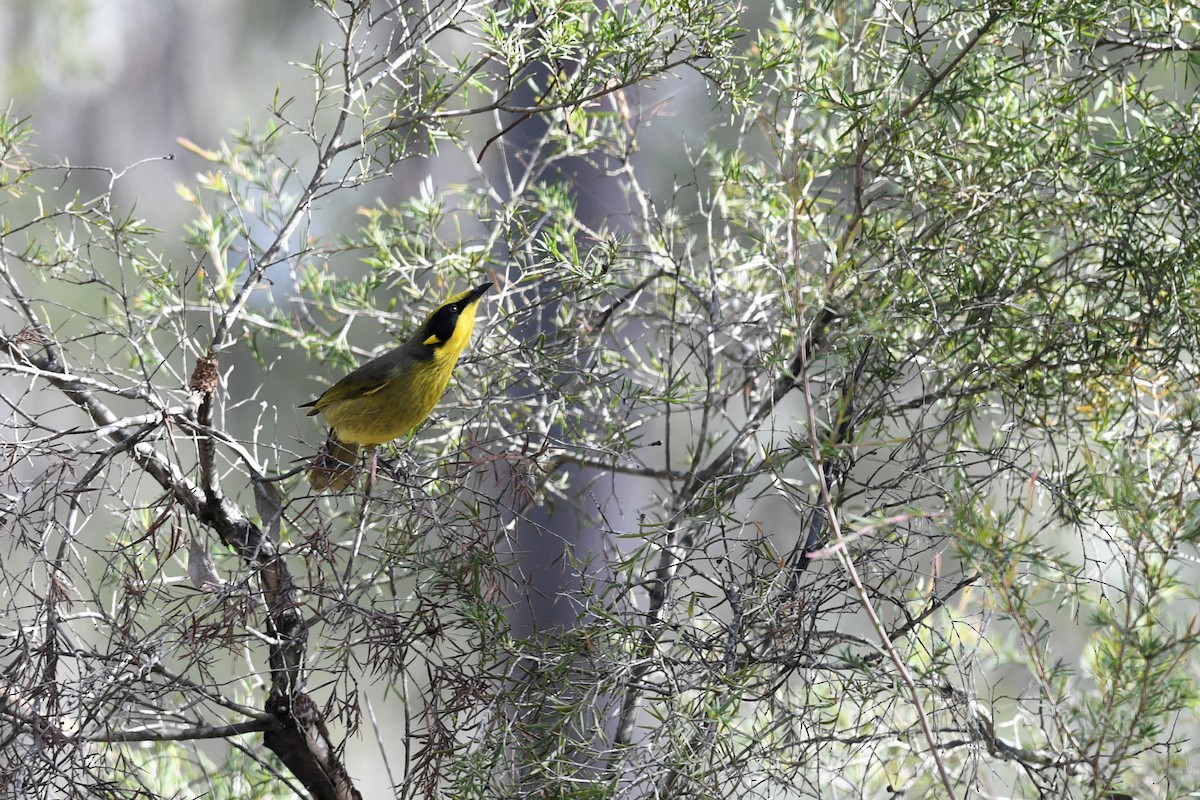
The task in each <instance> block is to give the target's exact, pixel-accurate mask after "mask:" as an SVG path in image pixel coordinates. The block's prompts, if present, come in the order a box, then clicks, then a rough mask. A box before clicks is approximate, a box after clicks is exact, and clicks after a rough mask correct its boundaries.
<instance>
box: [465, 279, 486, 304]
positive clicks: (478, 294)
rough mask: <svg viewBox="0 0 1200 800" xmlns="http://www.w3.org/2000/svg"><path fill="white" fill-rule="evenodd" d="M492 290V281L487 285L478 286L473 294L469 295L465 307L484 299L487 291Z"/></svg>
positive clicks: (473, 290)
mask: <svg viewBox="0 0 1200 800" xmlns="http://www.w3.org/2000/svg"><path fill="white" fill-rule="evenodd" d="M490 288H492V282H491V281H488V282H487V283H481V284H479V285H478V286H476V287H475V288H474V289H472V290H471V293H470V294H469V295H467V301H466V303H465V304H464V305H470V304H471V303H474V302H475V301H476V300H478V299H479V298H481V297H483V296H484V295H485V294H486V293H487V290H488V289H490Z"/></svg>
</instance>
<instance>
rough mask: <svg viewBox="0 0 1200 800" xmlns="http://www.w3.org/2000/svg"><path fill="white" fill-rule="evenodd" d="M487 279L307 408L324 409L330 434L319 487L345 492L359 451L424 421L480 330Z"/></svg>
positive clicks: (312, 476) (315, 478)
mask: <svg viewBox="0 0 1200 800" xmlns="http://www.w3.org/2000/svg"><path fill="white" fill-rule="evenodd" d="M491 287H492V283H491V282H490V281H489V282H487V283H482V284H480V285H479V286H476V287H475V288H474V289H469V290H467V291H465V292H460V293H458V294H455V295H453V296H451V297H449V298H447V299H446V300H445V301H444V302H443V303H442V304H441V305H440V306H438V307H437V308H435V309H434V310H433V313H431V314H430V315H429V317H428V318H427V319H426V320H425V322H424V323H423V324H422V325H421V327H419V328H417V330H416V331H415V332H414V333H413V335H412V336H410V337H409V338H408V340H407V341H406V342H404V344H402V345H400V346H399V347H397V348H396V349H395V350H392V351H390V352H388V353H384V354H383V355H381V356H379V357H378V358H375V359H372V360H371V361H368V362H367V363H366V364H363V365H362V366H360V367H358V368H357V369H355V370H353V371H352V372H350V373H349V374H347V375H346V376H345V377H344V378H342V379H341V380H340V381H338V382H337V383H335V384H333V385H332V386H330V387H329V388H328V389H326V390H325V391H324V392H323V393H322V394H321V396H320V397H318V398H317V399H316V400H313V401H311V402H308V403H304V404H303V405H301V406H300V408H307V409H309V412H308V416H310V417H311V416H314V415H316V414H321V415H322V416H324V418H325V421H326V422H327V423H328V424H329V438H328V439H327V440H326V442H325V447H324V448H323V450H322V452H321V453H320V454H319V455H318V457H317V459H316V461H315V462H314V463H313V464H312V465H311V466H310V467H309V470H308V484H309V486H310V487H312V489H313V491H316V492H320V491H324V490H325V489H327V488H328V489H332V490H333V491H335V492H340V491H342V490H343V489H345V488H346V487H347V486H349V485H350V483H351V482H352V481H353V480H354V478H355V476H356V470H355V464H356V462H357V461H358V451H359V449H360V448H362V447H368V448H371V450H372V461H371V467H372V470H371V471H372V474H373V473H374V464H375V462H374V448H376V447H378V446H379V445H381V444H385V443H387V442H390V441H392V440H393V439H397V438H399V437H401V436H403V435H405V434H406V433H408V432H410V431H412V430H413V429H414V428H416V427H417V426H418V425H420V424H421V423H422V422H424V421H425V418H426V417H428V416H429V412H431V411H433V407H434V406H435V405H437V402H438V400H439V399H441V397H442V394H444V393H445V391H446V387H447V386H448V385H449V384H450V375H451V373H452V372H453V371H454V365H455V364H457V363H458V358H459V356H460V355H462V352H463V349H464V348H465V347H466V346H467V342H468V341H470V339H471V332H472V331H473V330H474V329H475V312H476V311H477V310H478V307H479V301H480V300H481V299H482V298H483V296H484V294H486V293H487V291H488V289H490V288H491Z"/></svg>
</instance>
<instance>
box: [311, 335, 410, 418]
mask: <svg viewBox="0 0 1200 800" xmlns="http://www.w3.org/2000/svg"><path fill="white" fill-rule="evenodd" d="M403 360H404V355H403V354H402V353H401V352H400V351H398V350H394V351H392V352H391V353H388V354H386V355H382V356H380V357H379V358H377V359H375V360H374V361H368V362H367V363H366V364H363V365H362V366H361V367H359V368H358V369H356V370H354V371H352V372H350V373H349V374H347V375H346V377H344V378H342V379H341V380H340V381H338V382H337V383H335V384H334V385H333V386H330V387H329V388H328V389H326V390H325V392H324V393H323V394H322V395H321V396H320V397H318V398H317V399H316V400H313V401H311V402H308V403H305V404H304V405H302V406H300V408H311V409H312V410H311V411H309V412H308V416H310V417H311V416H313V415H315V414H317V413H319V412H320V411H321V410H322V409H325V408H328V407H329V406H331V405H333V404H334V403H338V402H341V401H343V400H353V399H354V398H356V397H366V396H368V395H372V394H374V393H375V392H378V391H379V390H380V389H382V388H383V387H384V386H387V385H388V383H389V382H390V381H392V380H394V379H395V378H396V373H397V368H398V367H399V365H400V363H401V362H402V361H403Z"/></svg>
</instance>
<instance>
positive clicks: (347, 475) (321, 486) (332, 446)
mask: <svg viewBox="0 0 1200 800" xmlns="http://www.w3.org/2000/svg"><path fill="white" fill-rule="evenodd" d="M356 477H358V445H356V444H349V443H347V442H343V441H342V440H341V439H339V438H337V434H335V433H334V432H333V431H332V430H331V431H329V438H328V439H326V440H325V446H324V447H322V448H321V452H320V453H317V458H316V461H314V462H313V465H312V466H311V467H309V468H308V485H309V486H311V487H312V489H313V491H314V492H323V491H325V490H326V489H331V490H333V491H335V492H340V491H342V490H343V489H345V488H346V487H347V486H349V485H350V483H351V482H352V481H353V480H354V479H355V478H356Z"/></svg>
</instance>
